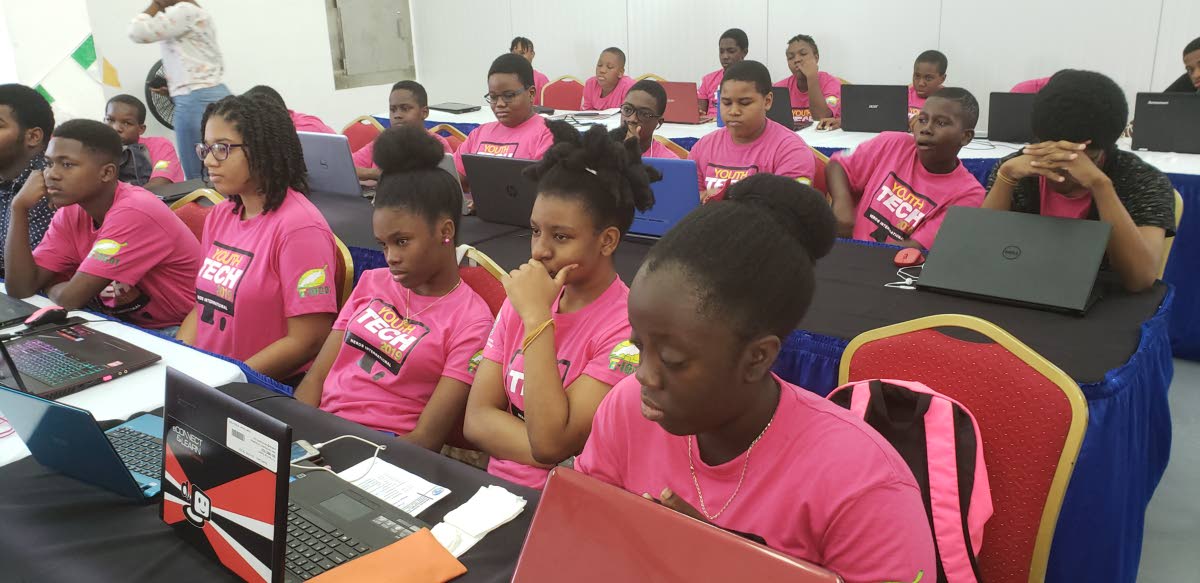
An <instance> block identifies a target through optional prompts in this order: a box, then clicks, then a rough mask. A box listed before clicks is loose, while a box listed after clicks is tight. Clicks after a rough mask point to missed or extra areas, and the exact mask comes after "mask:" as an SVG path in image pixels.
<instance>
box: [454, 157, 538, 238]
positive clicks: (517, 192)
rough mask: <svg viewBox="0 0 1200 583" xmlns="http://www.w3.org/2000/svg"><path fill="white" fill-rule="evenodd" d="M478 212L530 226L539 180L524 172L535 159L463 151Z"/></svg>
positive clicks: (484, 216)
mask: <svg viewBox="0 0 1200 583" xmlns="http://www.w3.org/2000/svg"><path fill="white" fill-rule="evenodd" d="M462 161H463V170H465V171H466V172H467V182H468V183H470V185H471V198H472V199H473V200H474V201H475V214H476V215H477V216H478V217H479V218H480V219H482V220H484V221H487V222H489V223H500V224H503V225H512V226H514V227H523V228H528V227H529V217H530V215H532V214H533V201H534V199H536V198H537V184H535V183H534V181H532V180H530V179H528V178H526V177H525V176H523V175H522V174H521V172H522V171H523V170H525V168H527V167H528V166H529V165H531V164H533V160H522V159H520V158H504V157H500V156H481V155H479V154H463V157H462Z"/></svg>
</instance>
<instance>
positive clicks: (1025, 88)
mask: <svg viewBox="0 0 1200 583" xmlns="http://www.w3.org/2000/svg"><path fill="white" fill-rule="evenodd" d="M1049 82H1050V78H1049V77H1041V78H1038V79H1030V80H1028V81H1021V82H1020V83H1017V84H1016V85H1013V88H1012V89H1010V90H1009V93H1037V92H1039V91H1041V90H1042V87H1045V86H1046V84H1047V83H1049Z"/></svg>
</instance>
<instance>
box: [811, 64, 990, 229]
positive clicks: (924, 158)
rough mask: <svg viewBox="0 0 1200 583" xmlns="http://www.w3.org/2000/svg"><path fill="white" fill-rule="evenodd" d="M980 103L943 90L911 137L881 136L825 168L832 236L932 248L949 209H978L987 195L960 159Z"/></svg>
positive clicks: (950, 89) (899, 134)
mask: <svg viewBox="0 0 1200 583" xmlns="http://www.w3.org/2000/svg"><path fill="white" fill-rule="evenodd" d="M978 120H979V103H978V102H977V101H975V97H974V96H973V95H971V93H970V92H969V91H967V90H966V89H961V88H958V87H946V88H944V89H942V90H941V91H939V92H937V93H935V94H933V96H932V97H930V98H929V99H928V100H927V101H926V102H925V106H924V107H922V108H921V114H920V115H918V116H917V118H916V121H915V122H914V125H913V133H912V134H906V133H903V132H883V133H881V134H879V135H878V136H876V137H874V138H871V139H870V140H867V141H866V142H863V143H861V144H859V145H858V147H856V148H854V150H853V152H849V153H848V152H839V153H837V154H834V155H833V159H832V160H830V161H829V164H828V165H827V166H825V184H827V185H828V186H829V194H830V196H831V197H832V198H833V213H834V215H835V216H837V219H838V235H840V236H842V237H849V236H853V237H854V238H855V239H858V240H860V241H875V242H878V243H892V244H895V245H902V246H905V247H916V248H918V249H931V248H932V247H933V242H934V238H935V237H937V232H938V228H939V227H941V225H942V220H943V219H944V218H945V217H946V209H947V208H949V207H951V206H973V207H977V206H979V205H980V204H982V203H983V197H984V196H985V195H986V194H987V193H986V192H985V191H984V189H983V185H981V184H979V180H978V179H976V178H975V176H974V175H973V174H971V172H970V171H969V170H967V169H966V168H965V167H964V166H963V164H962V162H960V161H959V159H958V153H959V151H960V150H962V148H963V146H966V145H967V144H969V143H971V140H972V139H974V137H975V123H976V122H977V121H978Z"/></svg>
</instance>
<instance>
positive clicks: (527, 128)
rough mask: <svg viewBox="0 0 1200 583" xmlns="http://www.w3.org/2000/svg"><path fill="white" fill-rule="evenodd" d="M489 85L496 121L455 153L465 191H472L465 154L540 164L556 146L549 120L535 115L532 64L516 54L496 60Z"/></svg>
mask: <svg viewBox="0 0 1200 583" xmlns="http://www.w3.org/2000/svg"><path fill="white" fill-rule="evenodd" d="M487 83H488V92H487V95H485V96H484V99H485V100H486V101H487V102H488V104H489V105H490V106H491V108H492V113H493V114H494V115H495V116H496V121H494V122H488V123H485V124H483V125H481V126H479V127H477V128H475V129H474V130H471V133H470V134H469V135H468V136H467V140H466V141H465V142H463V143H462V145H460V146H459V147H458V150H457V151H455V152H454V166H455V167H456V168H457V169H458V174H459V176H461V177H462V178H463V190H464V191H470V185H469V184H468V183H467V180H466V174H467V172H466V170H464V169H463V163H462V157H463V154H479V155H481V156H502V157H505V158H524V159H526V160H537V159H539V158H541V157H542V154H544V153H545V152H546V150H548V149H550V145H551V144H552V143H554V136H552V135H550V130H548V129H546V118H544V117H542V116H540V115H537V114H535V113H533V91H534V87H533V66H531V65H530V64H529V61H526V60H525V59H524V58H523V57H521V56H519V55H514V54H512V53H505V54H503V55H500V56H499V57H496V60H495V61H492V66H491V68H490V69H488V78H487Z"/></svg>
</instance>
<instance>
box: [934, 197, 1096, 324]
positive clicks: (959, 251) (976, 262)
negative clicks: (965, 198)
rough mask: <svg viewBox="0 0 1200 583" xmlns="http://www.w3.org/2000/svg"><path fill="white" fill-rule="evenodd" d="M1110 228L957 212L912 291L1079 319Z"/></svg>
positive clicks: (1091, 296) (949, 214)
mask: <svg viewBox="0 0 1200 583" xmlns="http://www.w3.org/2000/svg"><path fill="white" fill-rule="evenodd" d="M1111 231H1112V227H1111V226H1109V224H1108V223H1104V222H1101V221H1081V220H1077V219H1062V218H1057V217H1043V216H1041V215H1035V214H1030V213H1017V212H1009V211H996V210H989V209H980V208H972V207H963V206H953V207H950V208H949V209H947V210H946V218H945V220H944V221H943V222H942V226H941V228H940V229H939V230H938V234H937V239H936V240H935V241H934V245H933V248H932V249H931V250H930V252H929V258H928V259H927V260H926V261H925V267H924V269H923V270H922V272H921V277H920V279H918V280H917V282H916V285H917V287H918V288H921V289H926V290H931V291H936V292H943V293H949V294H956V295H965V296H970V297H976V298H981V299H986V300H991V301H998V302H1003V303H1012V304H1017V305H1021V306H1026V307H1031V308H1037V309H1041V310H1050V311H1057V312H1068V313H1073V314H1077V315H1083V314H1084V313H1086V312H1087V310H1088V309H1089V308H1090V307H1091V306H1092V304H1093V303H1095V301H1096V300H1097V299H1098V298H1099V294H1098V290H1097V289H1096V275H1097V274H1098V273H1099V271H1100V262H1101V261H1102V260H1103V259H1104V251H1105V247H1106V246H1107V245H1108V237H1109V234H1110V233H1111Z"/></svg>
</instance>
